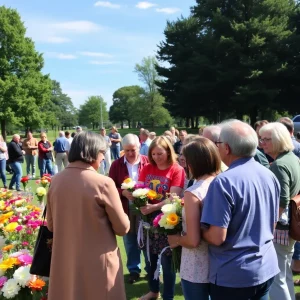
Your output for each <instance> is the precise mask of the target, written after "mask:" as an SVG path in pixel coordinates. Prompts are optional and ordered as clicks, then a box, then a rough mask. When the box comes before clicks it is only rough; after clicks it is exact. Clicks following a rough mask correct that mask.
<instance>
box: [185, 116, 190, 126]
mask: <svg viewBox="0 0 300 300" xmlns="http://www.w3.org/2000/svg"><path fill="white" fill-rule="evenodd" d="M185 127H186V128H189V127H190V123H189V118H188V117H186V118H185Z"/></svg>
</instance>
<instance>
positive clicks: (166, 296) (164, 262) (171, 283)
mask: <svg viewBox="0 0 300 300" xmlns="http://www.w3.org/2000/svg"><path fill="white" fill-rule="evenodd" d="M157 259H158V255H157V254H152V253H150V261H151V266H150V272H149V279H148V284H149V288H150V291H151V292H153V293H158V292H159V279H158V280H155V279H153V278H154V273H155V270H156V267H157ZM161 266H162V270H163V281H164V290H163V293H162V298H163V300H173V299H174V293H175V280H176V273H175V272H173V270H172V269H173V268H172V256H171V255H169V256H166V255H164V254H163V255H162V258H161Z"/></svg>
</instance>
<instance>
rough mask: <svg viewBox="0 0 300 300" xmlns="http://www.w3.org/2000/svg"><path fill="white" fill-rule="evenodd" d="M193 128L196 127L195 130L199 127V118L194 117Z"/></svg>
mask: <svg viewBox="0 0 300 300" xmlns="http://www.w3.org/2000/svg"><path fill="white" fill-rule="evenodd" d="M195 123H196V124H195V126H196V128H198V127H199V117H196V118H195Z"/></svg>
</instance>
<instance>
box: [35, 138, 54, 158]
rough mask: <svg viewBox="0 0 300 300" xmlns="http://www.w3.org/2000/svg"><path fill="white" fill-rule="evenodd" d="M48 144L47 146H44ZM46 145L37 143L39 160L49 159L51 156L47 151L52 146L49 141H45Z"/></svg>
mask: <svg viewBox="0 0 300 300" xmlns="http://www.w3.org/2000/svg"><path fill="white" fill-rule="evenodd" d="M46 143H48V144H46ZM46 143H44V142H42V141H39V143H38V149H39V158H42V159H45V158H50V154H51V150H50V151H49V149H48V148H51V147H52V145H51V143H50V142H49V141H47V142H46ZM49 152H50V154H49V157H47V155H46V154H47V153H49Z"/></svg>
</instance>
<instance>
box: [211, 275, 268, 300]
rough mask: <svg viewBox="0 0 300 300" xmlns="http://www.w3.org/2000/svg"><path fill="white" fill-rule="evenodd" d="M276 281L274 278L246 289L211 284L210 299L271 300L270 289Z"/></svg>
mask: <svg viewBox="0 0 300 300" xmlns="http://www.w3.org/2000/svg"><path fill="white" fill-rule="evenodd" d="M273 281H274V277H273V278H271V279H269V280H267V281H266V282H264V283H262V284H259V285H256V286H251V287H246V288H229V287H225V286H219V285H215V284H212V283H211V284H210V297H211V299H212V300H224V299H231V300H269V289H270V287H271V285H272V283H273Z"/></svg>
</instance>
